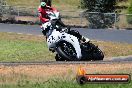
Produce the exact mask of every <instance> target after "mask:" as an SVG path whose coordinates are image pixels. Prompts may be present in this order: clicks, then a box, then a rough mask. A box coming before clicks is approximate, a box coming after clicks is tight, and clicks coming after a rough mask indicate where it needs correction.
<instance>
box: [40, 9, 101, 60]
mask: <svg viewBox="0 0 132 88" xmlns="http://www.w3.org/2000/svg"><path fill="white" fill-rule="evenodd" d="M46 12H47V14H48V17H49V18H50V21H49V22H46V23H44V24H42V30H43V31H44V32H45V35H46V41H47V45H48V48H49V50H50V51H52V52H55V53H56V56H55V59H56V61H86V60H89V61H95V60H103V58H104V54H103V52H102V51H101V50H100V49H99V48H98V46H96V45H94V44H92V43H91V42H90V41H89V42H87V43H86V42H83V41H81V40H80V39H79V38H78V37H77V36H74V35H71V34H68V33H67V32H66V31H65V29H63V28H62V29H61V31H60V30H58V29H60V25H57V24H55V23H56V22H57V20H60V13H59V12H58V11H57V10H54V11H50V10H49V11H46ZM53 24H54V25H53Z"/></svg>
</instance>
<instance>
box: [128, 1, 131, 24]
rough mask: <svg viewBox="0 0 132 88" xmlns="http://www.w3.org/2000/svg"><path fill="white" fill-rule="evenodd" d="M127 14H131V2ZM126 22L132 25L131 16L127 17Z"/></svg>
mask: <svg viewBox="0 0 132 88" xmlns="http://www.w3.org/2000/svg"><path fill="white" fill-rule="evenodd" d="M128 14H132V1H131V2H130V6H129V7H128ZM127 22H128V23H129V24H132V15H128V16H127Z"/></svg>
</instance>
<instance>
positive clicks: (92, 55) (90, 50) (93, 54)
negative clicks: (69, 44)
mask: <svg viewBox="0 0 132 88" xmlns="http://www.w3.org/2000/svg"><path fill="white" fill-rule="evenodd" d="M82 45H83V47H82V50H83V52H86V53H85V54H84V55H85V57H86V56H87V55H88V56H87V58H85V59H84V60H92V61H95V60H103V58H104V54H103V52H102V51H101V50H100V49H99V48H98V46H96V45H94V44H92V43H84V44H82Z"/></svg>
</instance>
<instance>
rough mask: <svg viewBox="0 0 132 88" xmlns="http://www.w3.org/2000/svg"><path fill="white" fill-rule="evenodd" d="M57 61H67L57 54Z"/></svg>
mask: <svg viewBox="0 0 132 88" xmlns="http://www.w3.org/2000/svg"><path fill="white" fill-rule="evenodd" d="M55 60H56V61H65V59H64V58H62V57H61V56H60V55H58V54H56V56H55Z"/></svg>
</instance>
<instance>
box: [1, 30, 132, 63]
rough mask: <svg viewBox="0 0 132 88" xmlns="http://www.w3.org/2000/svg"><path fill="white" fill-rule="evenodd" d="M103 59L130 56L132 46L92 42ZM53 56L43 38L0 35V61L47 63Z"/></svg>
mask: <svg viewBox="0 0 132 88" xmlns="http://www.w3.org/2000/svg"><path fill="white" fill-rule="evenodd" d="M92 42H93V43H94V44H96V45H98V46H99V47H100V48H101V49H102V50H103V52H104V54H105V57H114V56H126V55H132V44H125V43H122V44H121V43H113V42H103V41H92ZM48 60H54V54H53V53H52V52H50V51H49V50H48V47H47V43H46V41H45V38H44V37H43V36H42V37H40V36H35V35H20V34H15V33H0V61H9V62H10V61H12V62H15V61H48Z"/></svg>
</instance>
